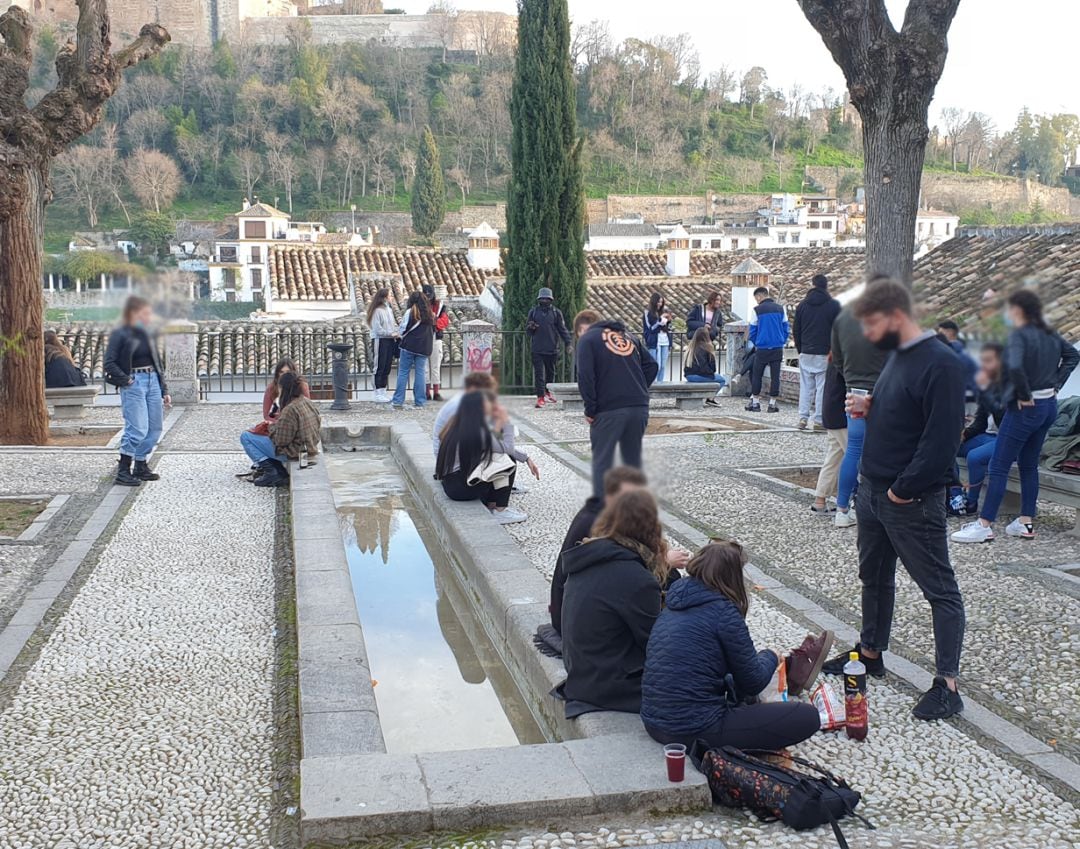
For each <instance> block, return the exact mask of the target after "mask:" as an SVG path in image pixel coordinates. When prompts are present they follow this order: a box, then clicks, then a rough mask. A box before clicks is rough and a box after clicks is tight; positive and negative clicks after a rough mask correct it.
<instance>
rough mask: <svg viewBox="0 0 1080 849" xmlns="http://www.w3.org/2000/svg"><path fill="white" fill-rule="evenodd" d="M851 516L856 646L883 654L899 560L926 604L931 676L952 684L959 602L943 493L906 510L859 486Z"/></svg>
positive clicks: (960, 625) (960, 637)
mask: <svg viewBox="0 0 1080 849" xmlns="http://www.w3.org/2000/svg"><path fill="white" fill-rule="evenodd" d="M855 511H856V512H857V513H858V514H859V540H858V542H859V581H860V582H861V583H862V632H861V634H860V635H859V640H860V642H861V643H862V645H863V646H865V647H866V648H868V649H872V650H874V651H885V650H886V649H888V648H889V634H890V632H891V631H892V621H893V610H894V608H895V607H896V560H897V558H899V559H900V560H902V561H903V562H904V568H905V569H907V572H908V574H909V575H911V579H912V580H913V581H914V582H915V583H916V584H917V585H918V587H919V589H920V590H922V594H923V597H924V598H925V599H926V600H927V601H928V602H930V618H931V620H932V621H933V623H934V648H935V662H936V665H937V674H938V675H942V676H944V677H946V678H955V677H956V676H957V674H959V672H960V649H961V647H962V645H963V642H964V624H965V619H964V600H963V598H962V597H961V595H960V587H959V586H957V583H956V573H955V572H953V567H952V563H950V562H949V543H948V538H947V536H946V534H947V533H948V528H947V526H946V523H945V493H944V492H943V491H942V490H940V489H935V490H931V491H930V492H926V493H924V494H923V495H922V496H921V497H920V498H919V499H917V500H916V501H913V502H912V503H911V504H894V503H893V502H892V501H890V500H889V496H888V494H886V493H885V492H874V491H873V489H872V487H871V486H870V484H869V483H867V482H866V481H860V484H859V495H858V497H857V498H856V503H855Z"/></svg>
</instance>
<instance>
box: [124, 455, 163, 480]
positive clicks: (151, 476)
mask: <svg viewBox="0 0 1080 849" xmlns="http://www.w3.org/2000/svg"><path fill="white" fill-rule="evenodd" d="M131 474H132V477H136V478H138V479H139V480H141V481H156V480H161V475H159V474H158V473H157V472H153V471H151V470H150V467H149V466H148V465H146V461H145V460H136V461H135V468H134V470H133V471H132V473H131Z"/></svg>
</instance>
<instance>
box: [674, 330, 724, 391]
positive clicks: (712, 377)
mask: <svg viewBox="0 0 1080 849" xmlns="http://www.w3.org/2000/svg"><path fill="white" fill-rule="evenodd" d="M684 371H685V375H686V382H687V383H715V384H716V395H715V396H714V397H712V398H706V399H705V403H706V404H708V405H709V406H711V407H719V406H720V402H719V401H717V400H716V399H717V398H719V397H720V393H721V392H722V391H723V389H724V387H725V386H727V379H726V378H725V377H724V376H723V375H722V374H720V372H718V371H717V370H716V356H715V355H714V354H713V341H712V339H710V338H709V331H708V328H705V327H699V328H698V329H697V330H696V331H695V332H694V335H693V337H692V338H691V339H690V345H689V347H688V348H687V350H686V368H685V370H684Z"/></svg>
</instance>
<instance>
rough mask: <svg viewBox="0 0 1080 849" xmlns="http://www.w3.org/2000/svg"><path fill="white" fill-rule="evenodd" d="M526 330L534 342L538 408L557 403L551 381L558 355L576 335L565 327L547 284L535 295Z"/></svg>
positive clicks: (531, 341)
mask: <svg viewBox="0 0 1080 849" xmlns="http://www.w3.org/2000/svg"><path fill="white" fill-rule="evenodd" d="M525 333H526V335H527V336H528V337H529V342H530V344H531V345H532V366H533V379H534V382H535V388H536V406H537V409H539V408H541V407H543V406H544V404H554V403H555V396H554V395H552V394H551V392H549V391H548V388H547V386H548V384H549V383H551V381H553V380H554V379H555V358H556V356H558V353H559V351H560V350H561V349H564V348H565V349H566V350H567V351H569V350H570V346H571V344H573V341H574V337H573V336H571V335H570V331H569V330H567V329H566V319H565V318H563V314H562V311H561V310H559V308H558V307H556V306H555V296H554V294H553V293H552V291H551V290H550V289H548V288H547V287H546V286H545V287H544V288H543V289H541V290H540V292H539V293H538V294H537V296H536V306H535V307H533V308H532V309H531V310H529V316H528V318H527V319H526V320H525Z"/></svg>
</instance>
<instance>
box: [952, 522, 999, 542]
mask: <svg viewBox="0 0 1080 849" xmlns="http://www.w3.org/2000/svg"><path fill="white" fill-rule="evenodd" d="M952 541H953V542H966V543H980V542H993V541H994V529H993V528H990V527H987V526H986V525H984V524H983V523H982V522H968V523H967V524H966V525H961V526H960V530H958V531H956V532H955V533H954V534H953V535H952Z"/></svg>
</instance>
